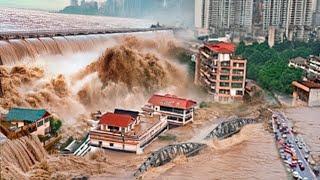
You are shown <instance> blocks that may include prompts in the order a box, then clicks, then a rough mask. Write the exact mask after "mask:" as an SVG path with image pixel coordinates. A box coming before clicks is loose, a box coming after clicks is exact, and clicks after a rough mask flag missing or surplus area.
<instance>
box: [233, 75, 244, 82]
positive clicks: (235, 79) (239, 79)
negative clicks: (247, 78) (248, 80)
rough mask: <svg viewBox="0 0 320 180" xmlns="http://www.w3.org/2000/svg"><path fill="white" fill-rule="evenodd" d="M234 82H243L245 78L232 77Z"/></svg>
mask: <svg viewBox="0 0 320 180" xmlns="http://www.w3.org/2000/svg"><path fill="white" fill-rule="evenodd" d="M232 80H233V81H242V80H243V76H232Z"/></svg>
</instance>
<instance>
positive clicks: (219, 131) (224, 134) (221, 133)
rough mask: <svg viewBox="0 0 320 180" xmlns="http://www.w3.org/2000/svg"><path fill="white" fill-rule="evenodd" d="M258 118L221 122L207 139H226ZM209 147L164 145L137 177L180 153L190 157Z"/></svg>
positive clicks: (143, 166)
mask: <svg viewBox="0 0 320 180" xmlns="http://www.w3.org/2000/svg"><path fill="white" fill-rule="evenodd" d="M257 122H258V120H256V119H245V118H235V119H231V120H228V121H225V122H222V123H220V124H219V125H218V126H217V127H216V128H214V129H213V130H212V131H211V132H210V133H209V134H208V135H207V136H206V137H205V140H207V139H211V138H218V139H225V138H228V137H230V136H232V135H234V134H236V133H238V132H239V131H240V130H241V128H242V127H244V126H245V125H248V124H254V123H257ZM205 147H207V145H206V144H202V143H192V142H190V143H181V144H174V145H169V146H166V147H163V148H161V149H159V150H158V151H156V152H153V153H152V154H151V155H150V156H149V157H148V159H147V160H146V161H145V162H144V163H143V164H142V165H141V166H140V167H139V169H138V170H137V171H136V172H135V173H134V176H135V177H138V176H140V175H141V174H143V173H144V172H146V171H147V170H148V169H149V168H151V167H159V166H162V165H164V164H166V163H168V162H170V161H171V160H173V159H174V158H176V157H177V156H179V155H184V156H186V157H190V156H193V155H196V154H197V153H199V152H200V151H201V150H202V149H204V148H205Z"/></svg>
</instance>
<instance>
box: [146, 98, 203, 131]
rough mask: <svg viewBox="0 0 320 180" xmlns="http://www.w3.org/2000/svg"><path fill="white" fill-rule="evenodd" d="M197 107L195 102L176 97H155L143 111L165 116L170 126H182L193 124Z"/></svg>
mask: <svg viewBox="0 0 320 180" xmlns="http://www.w3.org/2000/svg"><path fill="white" fill-rule="evenodd" d="M196 105H197V102H195V101H192V100H189V99H183V98H179V97H177V96H174V95H169V94H167V95H164V96H163V95H153V96H152V97H151V98H150V99H149V101H148V103H147V104H146V105H145V106H144V107H143V108H142V109H143V110H144V111H145V112H147V113H149V114H161V115H164V116H166V117H167V120H168V123H169V124H171V125H177V126H181V125H185V124H187V123H190V122H193V117H194V107H195V106H196Z"/></svg>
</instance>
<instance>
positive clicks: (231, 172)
mask: <svg viewBox="0 0 320 180" xmlns="http://www.w3.org/2000/svg"><path fill="white" fill-rule="evenodd" d="M207 144H208V148H206V149H204V150H202V151H201V152H200V153H199V155H197V156H194V157H191V158H187V159H181V160H179V161H178V162H170V163H168V164H167V165H165V166H163V167H159V168H154V169H152V170H151V171H148V172H147V173H146V174H145V175H144V178H143V179H243V180H245V179H246V180H247V179H252V180H254V179H283V180H284V179H287V175H286V171H285V169H284V167H283V165H282V163H281V161H280V160H279V157H278V154H277V150H276V147H275V145H274V141H273V139H272V136H271V134H270V133H268V132H267V131H265V130H264V129H263V125H262V124H253V125H247V126H245V127H243V128H242V130H241V131H240V133H238V134H236V135H234V136H232V137H230V138H227V139H224V140H214V141H212V140H211V141H209V142H207Z"/></svg>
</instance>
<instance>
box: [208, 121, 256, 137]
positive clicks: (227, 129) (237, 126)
mask: <svg viewBox="0 0 320 180" xmlns="http://www.w3.org/2000/svg"><path fill="white" fill-rule="evenodd" d="M257 122H258V120H256V119H244V118H236V119H232V120H229V121H225V122H222V123H220V124H219V125H218V126H217V127H216V128H214V129H213V130H212V131H211V132H210V133H209V134H208V135H207V136H206V137H205V139H210V138H218V139H225V138H227V137H230V136H232V135H234V134H236V133H238V132H239V131H240V130H241V128H242V127H244V126H245V125H248V124H254V123H257Z"/></svg>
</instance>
